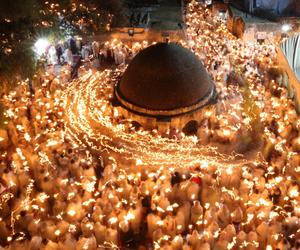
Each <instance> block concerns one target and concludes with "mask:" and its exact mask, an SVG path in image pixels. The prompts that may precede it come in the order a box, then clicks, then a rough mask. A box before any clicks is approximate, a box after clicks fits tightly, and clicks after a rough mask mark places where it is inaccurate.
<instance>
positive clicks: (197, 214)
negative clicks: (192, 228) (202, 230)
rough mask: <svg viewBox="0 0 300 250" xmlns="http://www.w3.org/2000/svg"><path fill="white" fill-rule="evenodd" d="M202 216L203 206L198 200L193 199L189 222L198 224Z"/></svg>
mask: <svg viewBox="0 0 300 250" xmlns="http://www.w3.org/2000/svg"><path fill="white" fill-rule="evenodd" d="M202 218H203V208H202V206H201V203H200V201H194V202H193V206H192V208H191V222H192V223H193V224H195V225H196V224H197V225H198V224H199V223H200V222H202Z"/></svg>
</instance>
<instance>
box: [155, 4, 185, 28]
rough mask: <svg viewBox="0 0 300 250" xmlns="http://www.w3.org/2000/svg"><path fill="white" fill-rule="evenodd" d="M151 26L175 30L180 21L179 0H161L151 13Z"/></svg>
mask: <svg viewBox="0 0 300 250" xmlns="http://www.w3.org/2000/svg"><path fill="white" fill-rule="evenodd" d="M151 22H152V25H151V28H153V29H158V30H177V29H179V26H178V23H182V22H183V20H182V6H181V1H180V0H162V2H161V3H160V7H159V8H157V9H156V10H155V11H154V12H152V13H151Z"/></svg>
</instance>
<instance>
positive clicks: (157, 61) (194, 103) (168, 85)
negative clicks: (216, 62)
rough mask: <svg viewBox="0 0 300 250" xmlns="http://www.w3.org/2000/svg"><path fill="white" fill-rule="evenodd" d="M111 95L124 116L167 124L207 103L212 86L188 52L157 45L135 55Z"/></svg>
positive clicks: (210, 100) (213, 91)
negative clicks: (122, 109) (131, 115)
mask: <svg viewBox="0 0 300 250" xmlns="http://www.w3.org/2000/svg"><path fill="white" fill-rule="evenodd" d="M115 96H116V98H117V100H118V101H119V103H120V105H121V106H122V107H123V108H124V109H126V110H127V114H128V113H131V114H135V116H142V117H148V123H149V119H150V118H152V119H157V120H159V121H161V120H163V121H171V119H173V117H178V116H185V115H187V114H189V115H190V114H191V113H193V112H195V111H197V110H199V109H201V108H202V107H204V106H206V105H208V104H209V103H211V102H212V100H214V97H215V85H214V83H213V81H212V80H211V78H210V76H209V75H208V73H207V71H206V69H205V67H204V66H203V64H202V63H201V61H200V60H199V59H198V57H197V56H196V55H195V54H193V53H192V52H191V51H190V50H188V49H186V48H184V47H182V46H180V45H177V44H174V43H170V44H169V43H158V44H156V45H152V46H150V47H148V48H146V49H144V50H143V51H141V52H140V53H139V54H138V55H136V56H135V58H134V59H133V60H132V62H131V63H130V64H129V66H128V68H127V69H126V71H125V73H124V74H123V76H122V78H121V80H120V82H119V83H118V84H117V85H116V88H115ZM138 122H140V121H138ZM152 123H153V122H152ZM151 127H153V126H151Z"/></svg>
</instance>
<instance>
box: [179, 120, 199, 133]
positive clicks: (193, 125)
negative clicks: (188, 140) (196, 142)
mask: <svg viewBox="0 0 300 250" xmlns="http://www.w3.org/2000/svg"><path fill="white" fill-rule="evenodd" d="M197 130H198V122H197V121H195V120H192V121H189V122H188V123H187V124H186V125H185V126H184V128H183V129H182V132H183V133H185V134H186V135H196V134H197Z"/></svg>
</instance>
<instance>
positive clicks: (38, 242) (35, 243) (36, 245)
mask: <svg viewBox="0 0 300 250" xmlns="http://www.w3.org/2000/svg"><path fill="white" fill-rule="evenodd" d="M42 240H43V239H42V237H40V236H33V237H32V238H31V240H30V243H29V249H30V250H39V249H41V246H42Z"/></svg>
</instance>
